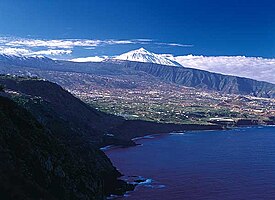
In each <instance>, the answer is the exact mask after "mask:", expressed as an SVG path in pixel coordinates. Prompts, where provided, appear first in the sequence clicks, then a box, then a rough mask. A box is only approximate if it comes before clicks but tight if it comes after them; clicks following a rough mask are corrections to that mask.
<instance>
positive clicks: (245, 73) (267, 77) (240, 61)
mask: <svg viewBox="0 0 275 200" xmlns="http://www.w3.org/2000/svg"><path fill="white" fill-rule="evenodd" d="M168 58H170V59H173V60H175V61H176V62H178V63H180V64H181V65H183V66H184V67H189V68H195V69H202V70H206V71H210V72H216V73H221V74H227V75H234V76H242V77H247V78H252V79H256V80H260V81H267V82H271V83H275V59H267V58H261V57H245V56H193V55H187V56H177V57H171V56H169V55H168Z"/></svg>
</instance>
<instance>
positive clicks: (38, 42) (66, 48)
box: [0, 37, 192, 58]
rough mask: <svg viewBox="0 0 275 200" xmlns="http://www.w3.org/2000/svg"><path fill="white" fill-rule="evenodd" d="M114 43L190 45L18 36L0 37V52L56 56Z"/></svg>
mask: <svg viewBox="0 0 275 200" xmlns="http://www.w3.org/2000/svg"><path fill="white" fill-rule="evenodd" d="M115 45H158V46H159V45H162V46H172V47H191V46H192V45H186V44H178V43H164V42H156V41H154V40H153V39H146V38H145V39H144V38H138V39H124V40H116V39H107V40H96V39H95V40H92V39H32V38H18V37H0V53H4V54H16V55H24V56H29V55H44V56H49V57H55V58H56V57H57V56H61V55H64V54H73V53H74V51H75V50H81V49H82V50H83V49H86V50H91V49H96V48H97V47H100V46H115Z"/></svg>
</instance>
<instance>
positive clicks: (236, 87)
mask: <svg viewBox="0 0 275 200" xmlns="http://www.w3.org/2000/svg"><path fill="white" fill-rule="evenodd" d="M32 59H33V58H32ZM32 59H30V60H28V59H27V60H23V61H22V59H20V60H18V59H15V60H14V59H11V60H6V59H5V60H1V57H0V72H2V73H12V74H14V73H15V74H24V75H28V74H33V73H34V72H35V70H34V69H36V71H37V70H38V71H39V70H43V71H44V70H47V71H48V70H50V71H62V72H74V73H84V74H85V73H87V74H96V75H100V76H105V75H112V76H119V77H120V76H128V75H133V74H136V75H139V74H140V73H146V74H149V75H153V76H155V77H157V78H158V79H160V80H162V81H166V82H172V83H175V84H180V85H183V86H187V87H194V88H197V89H201V90H212V91H219V92H222V93H228V94H244V95H253V96H257V97H272V98H273V97H274V96H275V89H274V88H275V85H274V84H271V83H267V82H261V81H256V80H252V79H247V78H243V77H236V76H228V75H222V74H217V73H212V72H207V71H203V70H197V69H192V68H185V67H182V66H179V67H178V66H167V65H159V64H154V63H143V62H133V61H123V60H116V59H113V60H106V61H104V62H88V63H76V62H69V61H53V60H51V59H42V60H41V59H36V60H35V61H32ZM29 67H31V68H34V69H31V68H29ZM37 74H39V73H37ZM40 74H41V73H40ZM50 74H51V73H50ZM50 74H48V75H47V78H48V77H50ZM80 76H81V74H80ZM52 79H58V77H52Z"/></svg>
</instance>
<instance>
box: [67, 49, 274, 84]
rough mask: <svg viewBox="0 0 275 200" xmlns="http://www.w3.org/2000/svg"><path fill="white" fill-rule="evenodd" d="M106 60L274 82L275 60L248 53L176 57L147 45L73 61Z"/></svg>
mask: <svg viewBox="0 0 275 200" xmlns="http://www.w3.org/2000/svg"><path fill="white" fill-rule="evenodd" d="M107 59H117V60H127V61H136V62H144V63H155V64H160V65H169V66H183V67H188V68H194V69H201V70H206V71H210V72H214V73H221V74H224V75H233V76H241V77H246V78H251V79H255V80H259V81H267V82H271V83H275V75H274V74H275V59H265V58H260V57H245V56H194V55H185V56H173V55H171V54H156V53H152V52H149V51H147V50H146V49H144V48H140V49H137V50H132V51H129V52H126V53H123V54H121V55H118V56H110V57H108V56H103V57H100V56H95V57H87V58H76V59H72V60H71V61H74V62H102V61H104V60H107Z"/></svg>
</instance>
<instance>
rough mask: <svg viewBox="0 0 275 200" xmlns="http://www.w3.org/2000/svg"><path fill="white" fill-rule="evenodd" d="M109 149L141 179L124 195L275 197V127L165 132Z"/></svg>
mask: <svg viewBox="0 0 275 200" xmlns="http://www.w3.org/2000/svg"><path fill="white" fill-rule="evenodd" d="M136 142H137V143H139V144H141V145H140V146H135V147H130V148H111V149H109V150H105V153H106V154H107V155H108V156H109V158H110V159H111V160H112V162H113V164H114V165H115V166H116V167H117V168H118V169H119V170H120V171H121V172H122V173H123V174H124V175H125V177H124V179H126V180H129V181H132V180H134V179H135V180H136V179H139V180H142V181H143V182H141V183H140V184H139V185H138V186H137V187H136V189H135V191H133V192H129V193H127V194H126V195H125V196H124V197H119V198H118V199H125V200H185V199H188V200H189V199H190V200H272V199H275V127H249V128H237V129H233V130H227V131H202V132H197V131H196V132H186V133H175V134H163V135H158V136H153V137H146V138H143V139H139V140H137V141H136Z"/></svg>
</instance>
